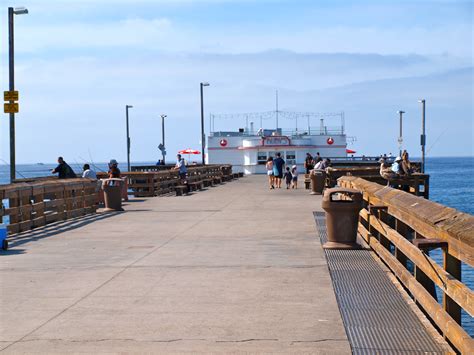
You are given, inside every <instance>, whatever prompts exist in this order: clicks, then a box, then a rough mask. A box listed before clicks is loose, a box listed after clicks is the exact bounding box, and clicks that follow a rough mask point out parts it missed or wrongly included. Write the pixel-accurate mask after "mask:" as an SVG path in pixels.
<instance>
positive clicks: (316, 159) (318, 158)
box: [314, 152, 323, 165]
mask: <svg viewBox="0 0 474 355" xmlns="http://www.w3.org/2000/svg"><path fill="white" fill-rule="evenodd" d="M322 160H323V158H321V155H320V154H319V152H317V153H316V156H315V157H314V164H315V165H316V164H317V163H319V162H320V161H322Z"/></svg>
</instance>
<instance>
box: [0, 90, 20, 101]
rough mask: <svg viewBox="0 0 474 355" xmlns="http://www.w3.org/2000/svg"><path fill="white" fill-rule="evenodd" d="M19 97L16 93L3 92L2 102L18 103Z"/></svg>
mask: <svg viewBox="0 0 474 355" xmlns="http://www.w3.org/2000/svg"><path fill="white" fill-rule="evenodd" d="M18 99H19V95H18V91H4V92H3V101H18Z"/></svg>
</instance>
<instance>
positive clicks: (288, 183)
mask: <svg viewBox="0 0 474 355" xmlns="http://www.w3.org/2000/svg"><path fill="white" fill-rule="evenodd" d="M283 177H284V178H285V183H286V189H287V190H288V189H289V188H290V187H291V182H292V181H293V175H291V171H290V167H289V166H287V167H286V169H285V174H284V175H283Z"/></svg>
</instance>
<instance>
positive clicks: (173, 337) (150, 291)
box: [0, 176, 350, 354]
mask: <svg viewBox="0 0 474 355" xmlns="http://www.w3.org/2000/svg"><path fill="white" fill-rule="evenodd" d="M125 208H126V212H125V213H118V214H109V215H100V214H99V215H97V216H89V217H84V218H83V219H81V220H78V221H66V222H63V223H61V224H59V225H49V226H47V227H45V228H42V229H37V230H34V231H32V232H28V233H25V234H24V235H22V236H21V237H18V238H16V239H15V240H14V241H12V242H11V250H10V251H8V252H6V253H4V255H2V256H1V264H0V266H1V269H0V280H1V284H0V300H1V304H0V306H1V309H0V341H1V342H0V349H3V350H4V351H5V352H40V353H46V352H47V353H53V352H56V353H65V352H89V353H93V352H105V351H107V352H118V351H120V352H163V353H172V352H186V351H195V352H212V351H216V352H220V351H222V352H224V351H225V352H234V351H236V352H237V351H248V352H257V351H258V352H274V353H277V352H281V353H292V352H308V353H318V352H323V353H328V352H330V353H337V354H344V353H350V345H349V342H348V339H347V336H346V332H345V330H344V326H343V324H342V320H341V316H340V313H339V309H338V306H337V302H336V298H335V295H334V291H333V287H332V283H331V278H330V275H329V272H328V267H327V264H326V260H325V256H324V252H323V250H322V248H321V244H320V241H319V238H317V232H316V228H315V223H314V218H313V211H318V210H320V197H315V196H309V194H308V192H307V191H305V190H304V188H300V189H299V190H298V191H287V190H286V189H281V190H277V191H270V190H268V188H267V185H266V183H265V177H263V176H250V177H246V178H244V179H241V180H238V181H235V182H232V183H228V184H225V185H222V186H219V187H214V188H210V189H209V190H208V191H204V192H199V193H195V194H192V195H190V196H185V197H161V198H149V199H143V200H141V201H140V200H138V199H135V202H133V201H131V202H130V203H128V204H127V205H126V207H125ZM58 230H59V231H60V232H59V233H57V231H58Z"/></svg>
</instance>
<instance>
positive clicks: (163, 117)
mask: <svg viewBox="0 0 474 355" xmlns="http://www.w3.org/2000/svg"><path fill="white" fill-rule="evenodd" d="M160 117H161V148H160V150H161V156H162V164H163V165H165V156H166V146H165V118H166V117H168V116H167V115H165V114H162V115H160Z"/></svg>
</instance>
